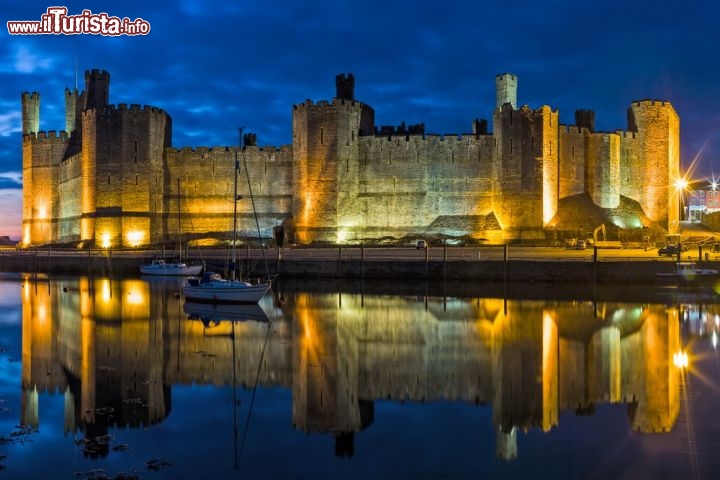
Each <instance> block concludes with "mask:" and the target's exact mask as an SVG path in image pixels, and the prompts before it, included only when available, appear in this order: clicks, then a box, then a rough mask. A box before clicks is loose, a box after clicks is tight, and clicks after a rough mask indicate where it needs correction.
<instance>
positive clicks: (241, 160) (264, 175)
mask: <svg viewBox="0 0 720 480" xmlns="http://www.w3.org/2000/svg"><path fill="white" fill-rule="evenodd" d="M236 154H237V159H238V166H239V169H238V173H237V174H238V189H237V192H238V195H241V196H242V198H241V199H240V200H238V202H237V213H238V215H237V231H238V236H239V237H249V238H255V237H257V226H256V224H255V216H254V214H253V205H252V201H251V198H250V194H249V188H252V194H253V198H254V201H255V209H256V211H257V214H258V223H259V224H260V230H261V233H262V236H263V237H270V236H272V230H273V227H275V226H278V225H284V224H285V223H286V222H287V221H288V219H289V218H290V215H291V213H290V212H291V210H292V195H293V189H292V149H291V148H290V147H283V148H281V149H276V148H274V147H264V148H259V147H254V146H252V147H245V149H244V150H242V151H239V152H238V149H237V148H233V147H214V148H207V147H205V148H202V147H201V148H196V149H191V148H182V149H175V148H169V149H167V150H166V158H165V166H166V168H165V171H166V172H167V178H166V180H165V186H164V191H166V194H165V196H164V205H165V206H164V209H163V210H162V211H161V212H160V211H158V212H156V215H157V216H161V217H162V225H163V230H162V231H164V232H166V234H165V238H163V239H164V240H169V239H172V238H177V236H178V230H180V232H179V233H180V234H181V235H182V236H183V237H184V238H193V237H194V238H201V237H204V236H213V235H214V236H218V237H221V238H226V239H230V238H231V237H232V227H233V202H232V198H233V195H234V180H233V174H234V169H235V158H236ZM246 162H247V171H248V172H249V178H250V187H248V180H247V179H248V175H247V174H246V171H245V164H246ZM178 180H179V181H180V184H179V209H180V223H179V225H178V184H177V181H178Z"/></svg>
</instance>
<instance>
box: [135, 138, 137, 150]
mask: <svg viewBox="0 0 720 480" xmlns="http://www.w3.org/2000/svg"><path fill="white" fill-rule="evenodd" d="M135 151H136V152H137V140H135Z"/></svg>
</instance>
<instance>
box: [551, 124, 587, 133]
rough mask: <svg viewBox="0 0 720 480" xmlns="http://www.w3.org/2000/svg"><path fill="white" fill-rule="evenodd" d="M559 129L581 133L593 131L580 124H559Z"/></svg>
mask: <svg viewBox="0 0 720 480" xmlns="http://www.w3.org/2000/svg"><path fill="white" fill-rule="evenodd" d="M558 130H559V131H560V132H562V133H568V134H572V133H579V134H588V133H591V132H590V130H589V129H588V128H587V127H582V126H580V125H558Z"/></svg>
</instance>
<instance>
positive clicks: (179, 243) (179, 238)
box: [177, 177, 182, 259]
mask: <svg viewBox="0 0 720 480" xmlns="http://www.w3.org/2000/svg"><path fill="white" fill-rule="evenodd" d="M177 209H178V214H177V222H178V233H177V256H178V259H179V258H181V257H182V236H181V235H182V233H181V232H182V229H181V228H180V177H178V179H177Z"/></svg>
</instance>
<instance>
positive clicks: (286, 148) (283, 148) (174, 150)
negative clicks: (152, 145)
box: [165, 145, 292, 156]
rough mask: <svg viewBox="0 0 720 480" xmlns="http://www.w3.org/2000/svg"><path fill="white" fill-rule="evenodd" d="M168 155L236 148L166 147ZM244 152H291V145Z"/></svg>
mask: <svg viewBox="0 0 720 480" xmlns="http://www.w3.org/2000/svg"><path fill="white" fill-rule="evenodd" d="M165 151H166V152H168V153H176V154H178V155H198V154H201V155H202V154H204V155H208V156H209V155H210V154H213V153H218V152H233V153H234V152H236V151H238V147H236V146H232V147H230V146H216V147H168V148H166V149H165ZM243 151H245V152H250V153H252V152H288V153H290V152H292V145H283V146H281V147H274V146H263V147H258V146H255V145H252V146H246V147H244V149H243Z"/></svg>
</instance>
